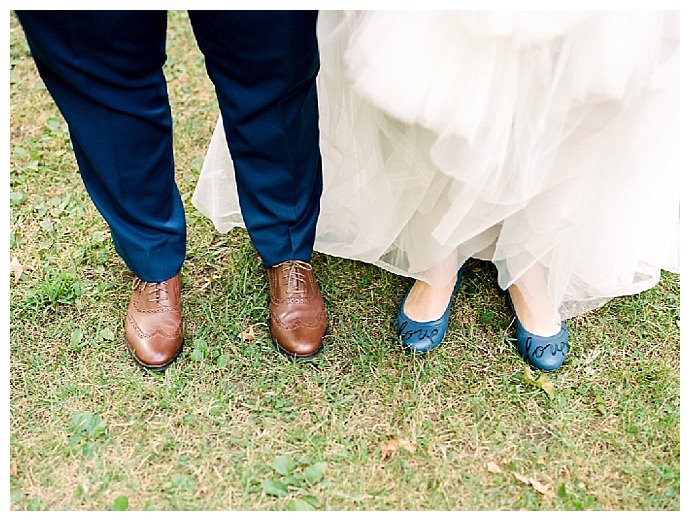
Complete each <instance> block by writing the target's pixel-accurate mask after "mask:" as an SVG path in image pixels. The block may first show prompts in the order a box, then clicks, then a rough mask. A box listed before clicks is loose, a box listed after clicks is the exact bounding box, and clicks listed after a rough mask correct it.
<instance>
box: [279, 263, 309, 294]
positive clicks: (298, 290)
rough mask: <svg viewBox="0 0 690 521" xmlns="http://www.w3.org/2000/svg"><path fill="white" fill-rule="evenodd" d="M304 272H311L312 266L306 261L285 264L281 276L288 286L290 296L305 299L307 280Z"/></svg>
mask: <svg viewBox="0 0 690 521" xmlns="http://www.w3.org/2000/svg"><path fill="white" fill-rule="evenodd" d="M302 270H308V271H311V266H310V265H309V264H308V263H306V262H304V261H289V262H286V263H284V264H283V266H282V271H281V274H282V276H283V281H284V282H285V283H286V286H287V294H288V295H289V296H299V297H303V296H304V294H305V292H306V291H307V290H306V287H305V285H306V282H307V281H306V280H305V278H304V272H303V271H302Z"/></svg>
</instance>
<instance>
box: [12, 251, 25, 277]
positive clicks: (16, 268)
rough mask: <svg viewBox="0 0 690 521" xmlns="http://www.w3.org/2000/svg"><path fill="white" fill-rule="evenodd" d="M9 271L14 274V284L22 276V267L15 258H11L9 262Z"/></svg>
mask: <svg viewBox="0 0 690 521" xmlns="http://www.w3.org/2000/svg"><path fill="white" fill-rule="evenodd" d="M10 271H11V272H12V273H14V281H15V282H16V281H18V280H19V278H20V277H21V276H22V273H24V266H22V265H21V264H20V263H19V261H18V260H17V257H12V260H11V261H10Z"/></svg>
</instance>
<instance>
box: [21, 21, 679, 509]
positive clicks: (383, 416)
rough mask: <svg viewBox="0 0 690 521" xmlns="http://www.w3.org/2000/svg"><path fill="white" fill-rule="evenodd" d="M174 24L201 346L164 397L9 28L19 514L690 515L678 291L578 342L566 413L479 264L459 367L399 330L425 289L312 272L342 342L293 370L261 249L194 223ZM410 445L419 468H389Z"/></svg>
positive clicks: (204, 117)
mask: <svg viewBox="0 0 690 521" xmlns="http://www.w3.org/2000/svg"><path fill="white" fill-rule="evenodd" d="M169 21H170V25H169V29H168V39H169V40H168V55H169V58H168V63H167V65H166V75H167V77H168V80H169V92H170V98H171V105H172V110H173V116H174V119H175V148H176V165H177V166H176V167H177V181H178V184H179V186H180V191H181V193H182V197H183V200H184V203H185V207H186V210H187V218H188V236H189V243H188V251H187V260H186V262H185V265H184V268H183V295H184V297H185V300H184V313H185V321H186V322H185V325H186V334H185V342H186V348H185V351H184V352H183V355H182V356H181V357H180V359H179V360H178V361H177V362H176V363H175V364H174V365H173V366H172V367H171V368H170V369H169V370H168V371H167V372H165V373H164V374H161V375H156V374H149V373H146V372H144V371H142V370H140V369H138V368H137V367H136V366H135V364H134V362H133V361H132V360H131V358H130V357H129V355H128V353H127V351H126V348H125V347H124V344H123V318H124V313H125V309H126V304H127V301H128V298H129V294H130V288H131V281H132V278H131V274H130V273H129V272H128V270H127V269H126V267H125V266H124V264H123V263H122V261H121V260H120V259H119V257H118V256H117V255H116V254H115V252H114V250H113V247H112V244H111V242H110V239H109V233H108V230H107V226H106V225H105V223H104V221H103V220H102V219H101V218H100V216H99V214H98V213H97V211H96V210H95V208H94V206H93V204H92V203H91V201H90V199H89V198H88V195H87V194H86V193H85V190H84V188H83V186H82V184H81V181H80V178H79V175H78V170H77V167H76V164H75V161H74V158H73V155H72V152H71V147H70V143H69V139H68V134H67V130H66V126H65V124H64V121H63V120H62V118H61V116H60V114H59V112H58V110H57V108H56V107H55V105H54V104H53V102H52V101H51V99H50V97H49V95H48V93H47V91H46V90H45V87H44V86H43V85H42V83H41V81H40V79H39V77H38V75H37V73H36V71H35V68H34V65H33V63H32V61H31V59H30V56H29V53H28V48H27V46H26V42H25V39H24V36H23V34H22V32H21V29H20V27H19V26H18V24H17V23H16V20H14V18H12V20H11V29H10V33H11V45H10V60H11V73H10V81H11V85H10V102H11V120H10V124H11V162H10V204H11V230H10V255H11V257H12V258H16V260H17V262H18V263H19V264H20V265H22V266H23V269H24V271H23V273H22V274H21V275H20V278H19V279H18V280H15V277H14V276H11V279H10V298H11V301H10V342H11V346H10V349H11V361H10V393H11V404H10V428H11V432H10V459H11V469H10V482H11V491H10V500H11V508H12V509H13V510H37V509H52V510H55V509H68V510H72V509H84V510H96V509H104V510H109V509H123V508H128V509H129V510H135V509H147V510H148V509H161V510H162V509H201V510H207V509H242V510H256V509H266V510H282V509H287V508H320V509H331V510H383V509H439V510H447V509H472V510H482V509H506V510H507V509H516V510H517V509H528V510H532V509H557V510H579V509H629V510H632V509H645V510H646V509H661V510H677V509H679V501H680V500H679V496H680V433H679V421H680V420H679V417H680V413H679V409H680V397H679V387H680V370H679V358H680V355H679V344H680V338H679V335H680V334H679V326H678V318H679V301H680V286H679V278H678V276H676V275H672V274H664V275H663V277H662V281H661V283H660V284H659V285H657V286H656V287H655V288H653V289H651V290H649V291H647V292H645V293H643V294H640V295H636V296H632V297H625V298H619V299H615V300H613V301H611V302H610V303H608V304H607V305H606V306H604V307H603V308H601V309H599V310H597V311H595V312H591V313H588V314H586V315H583V316H580V317H578V318H576V319H573V320H571V321H569V327H570V332H571V338H572V344H571V345H572V352H571V354H570V355H569V359H568V361H567V363H566V365H565V366H564V367H563V368H562V369H561V370H559V371H557V372H556V373H555V374H552V375H549V379H550V380H551V381H552V382H553V383H554V385H555V392H554V397H553V399H550V398H549V396H547V394H546V393H545V392H544V391H543V390H541V389H539V388H537V387H535V386H532V385H530V384H528V383H527V382H526V381H525V380H524V377H523V371H524V364H523V363H522V362H521V361H520V359H519V358H518V356H517V354H516V352H515V349H514V347H513V344H512V341H511V335H512V329H511V327H510V316H509V312H508V310H507V309H506V307H505V304H504V302H503V300H502V298H501V296H500V295H499V294H498V293H497V291H496V289H495V283H494V280H495V273H494V272H493V268H492V267H491V265H489V264H486V263H482V262H477V261H470V262H469V264H468V266H467V268H466V274H465V280H464V282H463V287H462V290H461V293H460V298H458V299H457V300H456V303H455V304H454V307H453V312H452V319H451V328H450V331H449V333H448V336H447V339H446V340H445V341H444V344H443V346H442V347H441V348H439V349H438V350H436V351H434V352H433V353H431V354H430V355H429V356H425V357H410V356H407V355H405V354H404V353H402V352H401V350H400V348H399V346H398V345H397V342H396V341H395V337H394V331H393V317H394V315H395V310H396V308H397V306H398V303H399V301H400V299H401V298H402V296H403V294H404V291H405V288H406V286H407V284H408V281H406V280H404V279H401V278H400V277H397V276H395V275H392V274H390V273H388V272H385V271H383V270H381V269H378V268H376V267H373V266H370V265H365V264H361V263H357V262H353V261H349V260H344V259H339V258H334V257H328V256H325V255H320V254H316V255H315V258H314V265H315V269H316V270H317V274H318V278H319V280H320V281H321V285H322V290H323V293H324V297H325V299H326V301H327V305H328V311H329V316H330V329H329V335H328V337H327V339H326V346H325V349H324V353H323V355H322V356H321V357H319V358H318V359H316V360H315V361H314V362H313V363H295V362H291V361H290V360H288V359H287V358H285V357H283V356H282V355H280V354H279V353H278V352H277V351H276V349H275V348H274V347H273V345H272V343H271V341H270V337H269V334H268V327H267V303H268V301H267V281H266V277H265V272H264V270H263V269H262V268H261V265H260V261H259V258H258V256H257V254H256V253H255V251H254V250H253V248H252V246H251V243H250V242H249V239H248V237H247V235H246V233H245V232H244V231H243V230H235V231H233V232H231V233H229V234H226V235H220V234H218V233H217V232H216V231H215V230H214V229H213V227H212V225H211V223H210V222H209V221H207V220H206V219H205V218H203V217H201V216H200V215H199V214H197V213H196V211H195V210H194V208H193V206H192V205H191V202H190V200H191V194H192V192H193V189H194V185H195V182H196V179H197V177H198V171H199V168H200V165H201V162H202V160H203V154H204V152H205V150H206V147H207V145H208V142H209V140H210V136H211V133H212V130H213V125H214V122H215V119H216V117H217V114H218V110H217V105H216V101H215V98H214V94H213V90H212V87H211V84H210V82H209V80H208V79H207V77H206V75H205V73H204V71H203V60H202V57H201V54H200V52H199V51H198V49H197V48H196V46H195V44H194V43H193V38H192V34H191V29H190V26H189V22H188V20H187V18H186V16H185V15H184V14H181V13H171V14H170V16H169ZM250 325H252V326H254V328H255V330H256V332H257V334H256V338H255V339H254V340H253V341H249V342H243V341H241V340H240V337H239V335H240V333H241V332H242V331H244V330H246V329H247V328H248V327H249V326H250ZM390 439H405V440H409V441H411V442H412V443H413V444H414V445H415V450H414V451H413V452H409V451H407V450H404V449H400V450H398V451H397V452H396V453H395V454H394V455H392V456H391V457H388V458H384V457H383V456H384V454H383V452H382V446H381V444H382V442H384V441H387V440H390ZM489 462H495V463H496V464H497V465H498V466H499V467H500V469H501V472H500V473H492V472H490V471H489V470H488V468H487V463H489ZM323 463H325V470H324V465H323ZM514 473H517V475H518V477H519V476H520V475H522V476H525V477H527V478H533V479H534V480H537V481H538V482H539V483H541V484H543V485H545V486H548V487H549V490H550V491H551V492H552V494H540V493H539V492H537V490H536V489H535V487H533V486H532V485H530V484H525V483H523V482H521V481H520V480H519V479H518V477H516V475H515V474H514Z"/></svg>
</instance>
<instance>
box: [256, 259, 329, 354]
mask: <svg viewBox="0 0 690 521" xmlns="http://www.w3.org/2000/svg"><path fill="white" fill-rule="evenodd" d="M268 281H269V285H270V291H271V334H272V335H273V338H274V339H275V341H276V344H278V348H279V349H280V350H281V351H282V352H283V353H285V354H287V355H289V356H292V357H294V358H311V357H313V356H315V355H316V354H318V352H319V351H320V350H321V341H322V339H323V335H324V334H325V333H326V307H325V306H324V303H323V298H322V297H321V292H320V291H319V285H318V284H317V282H316V279H315V278H314V271H313V270H312V267H311V265H310V264H309V263H307V262H303V261H297V260H290V261H285V262H281V263H280V264H276V265H275V266H272V267H271V268H269V270H268Z"/></svg>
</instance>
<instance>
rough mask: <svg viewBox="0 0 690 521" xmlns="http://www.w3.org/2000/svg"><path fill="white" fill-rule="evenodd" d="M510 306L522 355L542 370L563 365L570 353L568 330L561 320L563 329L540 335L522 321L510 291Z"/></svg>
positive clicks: (508, 298)
mask: <svg viewBox="0 0 690 521" xmlns="http://www.w3.org/2000/svg"><path fill="white" fill-rule="evenodd" d="M505 294H506V300H507V301H508V306H510V310H511V311H512V312H513V316H514V317H515V321H514V324H515V337H516V338H517V348H518V353H520V356H521V357H522V358H523V360H525V361H526V362H527V363H529V364H531V365H533V366H534V367H536V368H537V369H541V370H542V371H554V370H556V369H558V368H559V367H561V366H562V365H563V362H564V361H565V356H566V355H567V354H568V330H567V328H566V326H565V321H561V330H560V331H559V332H558V333H556V334H555V335H553V336H539V335H535V334H534V333H530V332H529V331H527V330H526V329H525V327H524V326H523V325H522V323H521V322H520V319H519V318H518V316H517V313H516V312H515V308H514V307H513V301H512V300H511V298H510V293H508V291H506V292H505Z"/></svg>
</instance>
